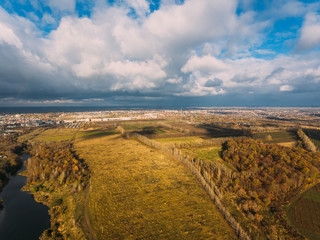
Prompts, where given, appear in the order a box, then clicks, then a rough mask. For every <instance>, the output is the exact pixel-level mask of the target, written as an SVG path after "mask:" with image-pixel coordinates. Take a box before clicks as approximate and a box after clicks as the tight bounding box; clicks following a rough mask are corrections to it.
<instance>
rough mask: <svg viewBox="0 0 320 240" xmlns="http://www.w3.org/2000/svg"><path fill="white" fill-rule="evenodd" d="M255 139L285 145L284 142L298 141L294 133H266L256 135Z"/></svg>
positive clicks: (254, 135)
mask: <svg viewBox="0 0 320 240" xmlns="http://www.w3.org/2000/svg"><path fill="white" fill-rule="evenodd" d="M253 138H254V139H262V140H263V141H264V142H265V143H283V142H295V141H297V136H296V134H295V133H294V132H287V131H281V132H264V133H254V134H253Z"/></svg>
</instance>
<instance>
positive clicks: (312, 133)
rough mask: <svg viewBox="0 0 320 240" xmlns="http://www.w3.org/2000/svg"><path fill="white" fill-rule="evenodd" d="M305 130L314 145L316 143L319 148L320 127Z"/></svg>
mask: <svg viewBox="0 0 320 240" xmlns="http://www.w3.org/2000/svg"><path fill="white" fill-rule="evenodd" d="M303 131H304V132H305V134H307V135H308V137H309V138H310V139H311V140H312V142H313V143H314V145H316V147H317V148H318V149H320V130H318V129H303Z"/></svg>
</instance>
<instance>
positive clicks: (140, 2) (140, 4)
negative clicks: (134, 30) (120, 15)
mask: <svg viewBox="0 0 320 240" xmlns="http://www.w3.org/2000/svg"><path fill="white" fill-rule="evenodd" d="M125 2H126V3H127V4H128V6H129V7H132V8H133V9H134V10H135V12H136V14H137V15H138V16H140V17H143V16H145V15H146V14H147V13H149V12H150V9H149V3H148V2H147V1H146V0H125Z"/></svg>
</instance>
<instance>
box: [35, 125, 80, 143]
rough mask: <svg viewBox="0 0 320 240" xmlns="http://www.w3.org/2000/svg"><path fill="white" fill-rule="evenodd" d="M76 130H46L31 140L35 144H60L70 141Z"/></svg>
mask: <svg viewBox="0 0 320 240" xmlns="http://www.w3.org/2000/svg"><path fill="white" fill-rule="evenodd" d="M77 131H78V130H77V129H71V128H70V129H69V128H61V129H60V128H54V129H47V130H45V131H44V132H42V133H41V134H39V135H36V136H35V137H33V138H32V141H35V142H61V141H68V140H72V139H73V138H74V136H75V134H76V132H77Z"/></svg>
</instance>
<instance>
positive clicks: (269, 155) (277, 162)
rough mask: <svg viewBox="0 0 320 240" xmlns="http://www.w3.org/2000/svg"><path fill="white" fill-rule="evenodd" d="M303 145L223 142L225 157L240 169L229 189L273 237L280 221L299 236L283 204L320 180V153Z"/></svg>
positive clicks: (240, 206)
mask: <svg viewBox="0 0 320 240" xmlns="http://www.w3.org/2000/svg"><path fill="white" fill-rule="evenodd" d="M301 145H302V143H300V146H297V147H294V148H292V149H291V148H288V147H282V146H279V145H276V144H264V143H263V142H262V141H260V140H253V139H250V138H242V139H233V140H228V141H227V142H226V143H225V144H224V145H223V152H222V158H223V160H224V161H226V162H227V163H229V164H232V165H233V166H235V167H236V169H237V171H238V177H237V178H234V179H233V180H232V181H230V182H229V185H228V186H227V191H229V192H230V193H232V194H234V196H235V203H236V204H237V206H238V207H239V208H240V209H241V210H242V212H243V213H244V214H245V215H246V216H247V217H248V218H250V219H252V220H253V221H254V222H255V224H256V225H257V226H258V227H259V228H262V229H264V232H266V233H268V234H269V235H270V236H272V235H277V234H279V233H276V229H274V226H278V225H279V224H277V222H281V223H282V224H283V225H284V227H285V230H286V231H288V233H286V234H292V235H293V236H295V235H296V234H295V233H294V231H291V230H292V229H290V227H289V226H288V225H287V224H286V221H285V220H284V217H285V216H284V208H283V206H284V205H286V204H288V202H289V201H290V200H292V199H293V198H294V197H295V196H296V195H297V194H299V193H300V192H302V191H303V190H305V189H307V188H308V187H309V186H312V185H313V184H315V183H317V182H318V181H319V177H320V153H319V152H311V151H307V150H305V149H304V148H302V147H301ZM289 236H290V235H289ZM289 239H290V237H289Z"/></svg>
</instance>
